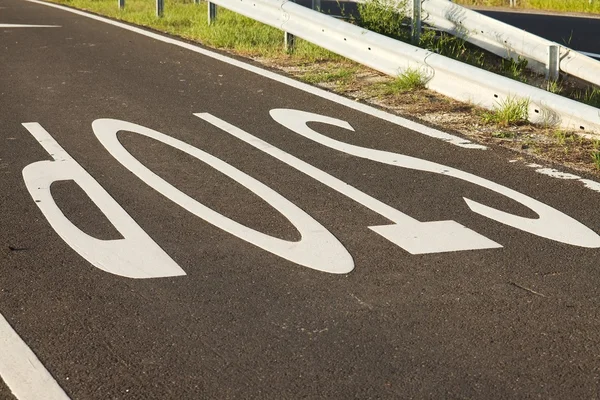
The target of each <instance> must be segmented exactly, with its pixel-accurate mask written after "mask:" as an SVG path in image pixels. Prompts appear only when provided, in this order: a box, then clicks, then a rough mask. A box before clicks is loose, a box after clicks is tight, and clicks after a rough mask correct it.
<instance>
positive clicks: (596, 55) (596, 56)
mask: <svg viewBox="0 0 600 400" xmlns="http://www.w3.org/2000/svg"><path fill="white" fill-rule="evenodd" d="M578 53H581V54H583V55H585V56H588V57H593V58H600V54H596V53H588V52H587V51H578Z"/></svg>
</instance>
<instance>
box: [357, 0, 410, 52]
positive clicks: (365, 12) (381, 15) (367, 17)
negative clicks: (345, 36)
mask: <svg viewBox="0 0 600 400" xmlns="http://www.w3.org/2000/svg"><path fill="white" fill-rule="evenodd" d="M406 4H407V0H398V1H394V0H368V1H366V2H365V3H358V12H359V15H360V18H359V19H358V20H357V21H355V22H356V24H357V25H359V26H361V27H363V28H365V29H368V30H370V31H373V32H378V33H380V34H382V35H385V36H388V37H391V38H394V39H397V40H402V41H404V42H408V41H410V28H408V27H407V26H406V24H407V22H408V21H407V19H406V17H405V11H404V10H405V9H406Z"/></svg>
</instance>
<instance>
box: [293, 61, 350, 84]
mask: <svg viewBox="0 0 600 400" xmlns="http://www.w3.org/2000/svg"><path fill="white" fill-rule="evenodd" d="M357 71H358V67H356V66H346V65H340V66H339V67H335V68H334V69H327V70H325V71H323V70H317V71H311V72H307V73H305V74H302V75H301V76H300V79H301V80H302V81H304V82H307V83H313V84H314V83H322V82H330V83H336V84H337V85H338V86H345V85H348V84H350V83H351V82H352V81H353V80H354V79H355V77H356V72H357Z"/></svg>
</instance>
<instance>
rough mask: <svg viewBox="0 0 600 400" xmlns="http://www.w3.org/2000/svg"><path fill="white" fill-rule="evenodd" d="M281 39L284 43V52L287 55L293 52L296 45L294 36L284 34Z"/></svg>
mask: <svg viewBox="0 0 600 400" xmlns="http://www.w3.org/2000/svg"><path fill="white" fill-rule="evenodd" d="M283 37H284V41H285V50H286V51H287V52H288V53H291V52H293V51H294V46H295V45H296V36H294V35H292V34H291V33H288V32H284V33H283Z"/></svg>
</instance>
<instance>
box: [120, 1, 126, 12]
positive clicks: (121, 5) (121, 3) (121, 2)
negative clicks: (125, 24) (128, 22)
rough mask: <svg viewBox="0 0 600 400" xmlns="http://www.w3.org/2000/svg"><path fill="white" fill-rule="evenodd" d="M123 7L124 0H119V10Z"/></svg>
mask: <svg viewBox="0 0 600 400" xmlns="http://www.w3.org/2000/svg"><path fill="white" fill-rule="evenodd" d="M124 8H125V0H119V10H122V9H124Z"/></svg>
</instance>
